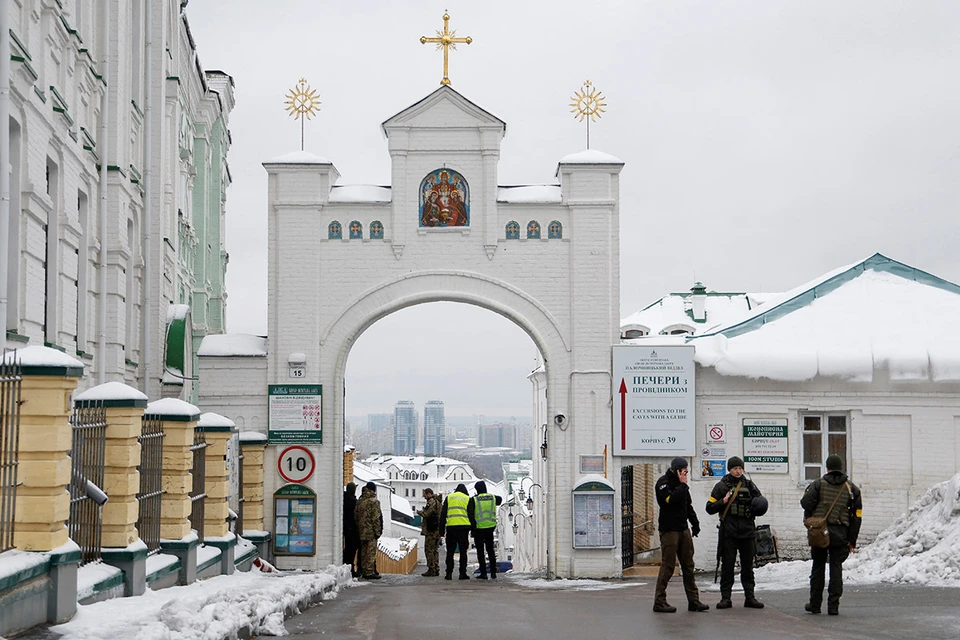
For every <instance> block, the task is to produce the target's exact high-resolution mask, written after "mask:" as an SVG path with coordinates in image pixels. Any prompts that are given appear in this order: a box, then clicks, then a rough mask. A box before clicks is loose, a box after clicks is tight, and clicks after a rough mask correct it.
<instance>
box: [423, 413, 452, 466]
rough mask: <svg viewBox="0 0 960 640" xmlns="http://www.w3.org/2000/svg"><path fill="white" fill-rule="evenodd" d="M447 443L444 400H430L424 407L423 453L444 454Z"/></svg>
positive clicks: (427, 454)
mask: <svg viewBox="0 0 960 640" xmlns="http://www.w3.org/2000/svg"><path fill="white" fill-rule="evenodd" d="M446 443H447V420H446V418H445V417H444V413H443V402H442V401H440V400H430V401H429V402H427V404H426V405H425V406H424V407H423V455H425V456H442V455H443V452H444V450H445V449H446Z"/></svg>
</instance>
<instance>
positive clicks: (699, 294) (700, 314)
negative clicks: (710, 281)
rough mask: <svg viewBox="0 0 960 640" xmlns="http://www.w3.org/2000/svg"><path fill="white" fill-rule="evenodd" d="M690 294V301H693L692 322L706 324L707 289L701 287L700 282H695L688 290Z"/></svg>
mask: <svg viewBox="0 0 960 640" xmlns="http://www.w3.org/2000/svg"><path fill="white" fill-rule="evenodd" d="M690 293H691V294H693V295H692V296H691V299H692V300H693V321H694V322H706V320H707V309H706V307H707V288H706V287H705V286H703V283H702V282H697V283H695V284H694V285H693V287H692V288H691V289H690Z"/></svg>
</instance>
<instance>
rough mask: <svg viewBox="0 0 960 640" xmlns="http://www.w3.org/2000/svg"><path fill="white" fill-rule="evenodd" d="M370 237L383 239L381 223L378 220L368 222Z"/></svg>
mask: <svg viewBox="0 0 960 640" xmlns="http://www.w3.org/2000/svg"><path fill="white" fill-rule="evenodd" d="M370 239H371V240H383V224H382V223H381V222H380V221H379V220H374V221H373V222H371V223H370Z"/></svg>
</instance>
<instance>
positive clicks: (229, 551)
mask: <svg viewBox="0 0 960 640" xmlns="http://www.w3.org/2000/svg"><path fill="white" fill-rule="evenodd" d="M197 431H202V432H203V434H204V437H205V438H206V441H207V448H206V478H207V479H206V491H207V504H206V506H205V507H204V518H203V520H204V524H203V529H204V532H203V542H204V544H208V545H210V546H212V547H217V548H218V549H220V573H221V574H223V575H230V574H232V573H233V572H234V569H235V566H234V564H233V560H234V556H235V551H236V546H237V537H236V536H235V535H234V534H232V533H230V525H229V522H228V516H229V515H230V476H229V472H228V470H227V443H228V442H229V441H230V438H232V437H233V436H234V434H236V432H237V425H236V423H235V422H234V421H233V420H231V419H230V418H227V417H224V416H222V415H220V414H219V413H204V414H201V416H200V422H198V423H197Z"/></svg>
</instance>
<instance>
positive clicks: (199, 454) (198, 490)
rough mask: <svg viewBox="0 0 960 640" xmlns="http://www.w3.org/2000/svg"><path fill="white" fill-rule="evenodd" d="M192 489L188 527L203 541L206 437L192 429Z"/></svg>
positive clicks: (205, 495)
mask: <svg viewBox="0 0 960 640" xmlns="http://www.w3.org/2000/svg"><path fill="white" fill-rule="evenodd" d="M190 451H192V452H193V490H192V491H191V492H190V502H191V505H192V506H191V509H190V528H191V529H195V530H196V532H197V537H198V538H200V542H201V543H202V542H203V511H204V503H205V502H206V499H207V438H206V436H205V435H204V433H203V431H200V430H196V429H195V430H194V432H193V446H192V447H190Z"/></svg>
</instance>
